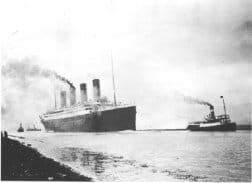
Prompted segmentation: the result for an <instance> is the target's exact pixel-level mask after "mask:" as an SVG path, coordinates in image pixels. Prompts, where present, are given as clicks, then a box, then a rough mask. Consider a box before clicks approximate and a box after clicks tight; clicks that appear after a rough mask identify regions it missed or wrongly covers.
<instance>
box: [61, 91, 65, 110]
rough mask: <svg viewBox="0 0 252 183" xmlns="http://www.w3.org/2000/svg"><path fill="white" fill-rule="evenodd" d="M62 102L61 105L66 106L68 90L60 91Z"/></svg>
mask: <svg viewBox="0 0 252 183" xmlns="http://www.w3.org/2000/svg"><path fill="white" fill-rule="evenodd" d="M60 104H61V107H66V91H61V92H60Z"/></svg>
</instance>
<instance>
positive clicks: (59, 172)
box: [1, 136, 93, 181]
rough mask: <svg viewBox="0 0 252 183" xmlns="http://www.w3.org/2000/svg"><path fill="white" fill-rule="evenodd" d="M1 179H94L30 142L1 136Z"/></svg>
mask: <svg viewBox="0 0 252 183" xmlns="http://www.w3.org/2000/svg"><path fill="white" fill-rule="evenodd" d="M1 161H2V162H1V180H8V181H16V180H22V181H32V180H33V181H34V180H37V181H47V180H54V181H93V180H92V179H91V178H89V177H86V176H83V175H80V174H78V173H76V172H74V171H73V170H72V169H71V168H70V167H67V166H65V165H62V164H60V163H59V162H56V161H55V160H53V159H51V158H47V157H45V156H43V155H42V154H40V153H39V152H38V151H37V150H35V149H33V148H32V147H31V146H30V145H29V144H28V145H27V146H25V145H23V144H21V143H20V142H19V141H17V140H13V139H10V138H8V137H6V136H4V137H3V136H2V137H1Z"/></svg>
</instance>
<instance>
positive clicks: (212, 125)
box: [187, 96, 236, 131]
mask: <svg viewBox="0 0 252 183" xmlns="http://www.w3.org/2000/svg"><path fill="white" fill-rule="evenodd" d="M220 98H222V99H223V106H224V112H225V114H223V115H219V116H217V117H216V116H215V113H214V106H213V105H209V107H210V114H209V115H207V116H206V117H205V121H194V122H189V124H188V126H187V129H188V130H190V131H235V130H236V123H235V122H231V119H230V116H229V115H227V111H226V106H225V101H224V97H223V96H221V97H220Z"/></svg>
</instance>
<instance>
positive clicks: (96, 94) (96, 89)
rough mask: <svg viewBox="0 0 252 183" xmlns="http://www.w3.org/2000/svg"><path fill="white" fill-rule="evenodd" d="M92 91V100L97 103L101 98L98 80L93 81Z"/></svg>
mask: <svg viewBox="0 0 252 183" xmlns="http://www.w3.org/2000/svg"><path fill="white" fill-rule="evenodd" d="M93 89H94V100H95V101H97V100H99V99H100V97H101V91H100V80H99V79H94V80H93Z"/></svg>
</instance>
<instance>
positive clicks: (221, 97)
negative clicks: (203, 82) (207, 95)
mask: <svg viewBox="0 0 252 183" xmlns="http://www.w3.org/2000/svg"><path fill="white" fill-rule="evenodd" d="M220 98H222V101H223V107H224V112H225V116H227V110H226V106H225V101H224V97H223V96H220Z"/></svg>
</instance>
